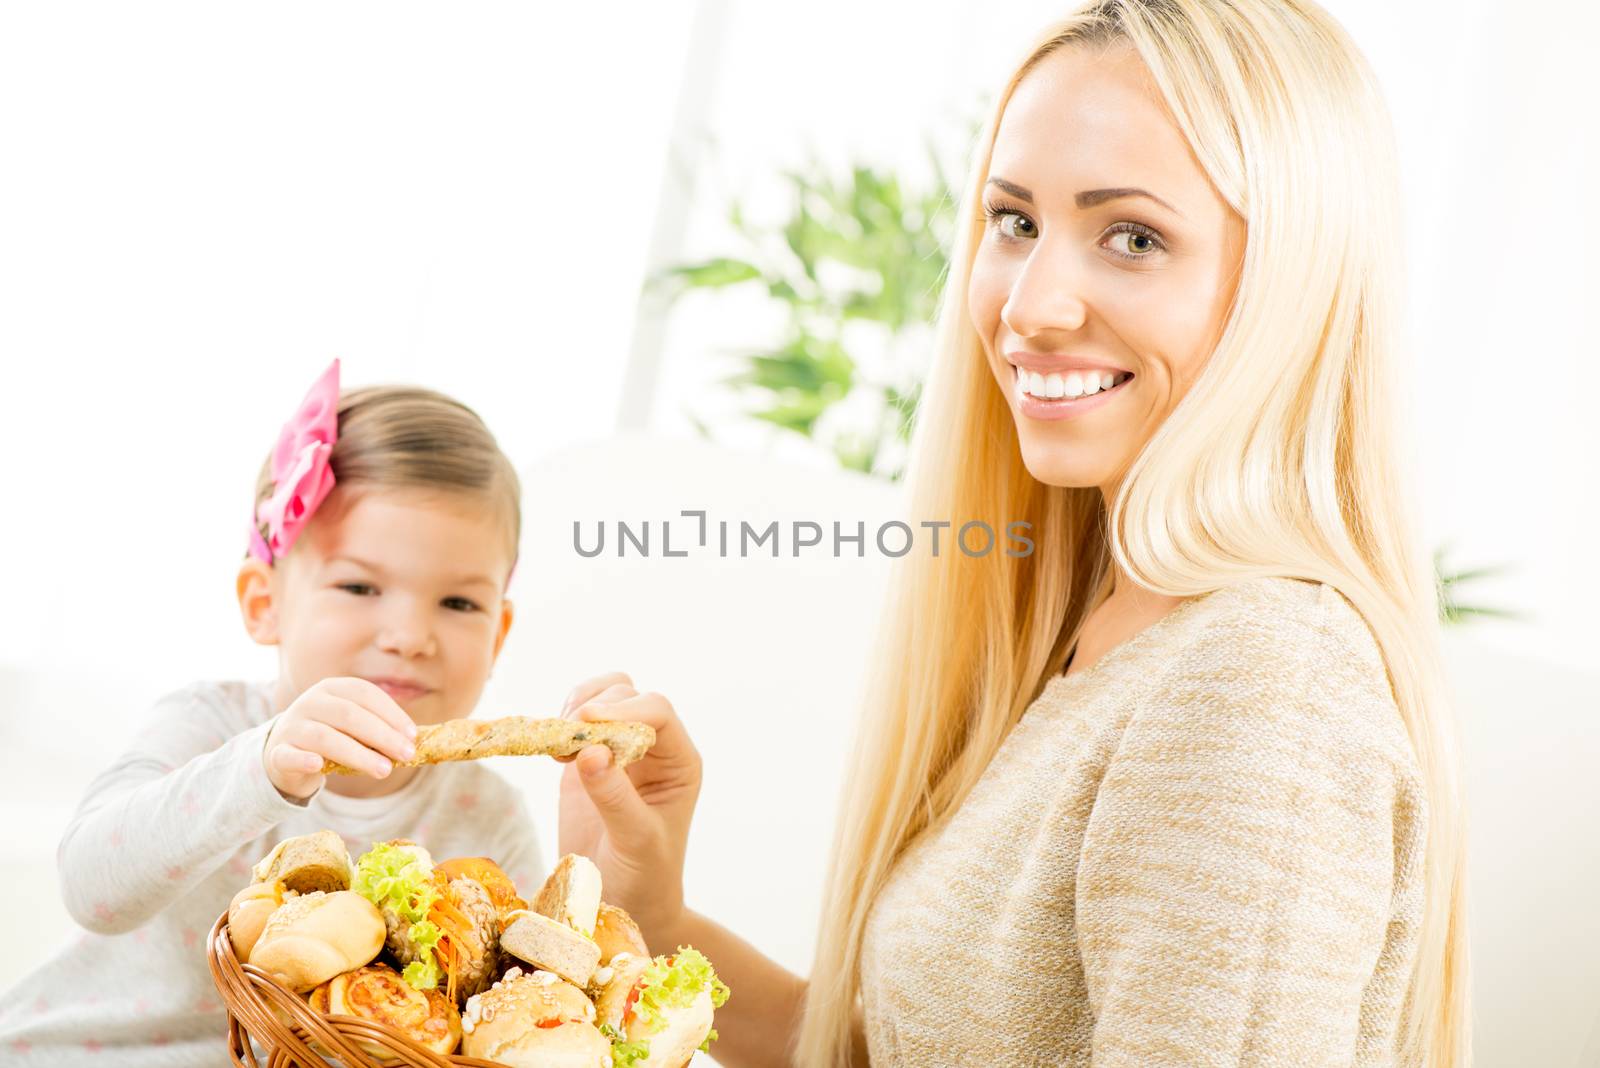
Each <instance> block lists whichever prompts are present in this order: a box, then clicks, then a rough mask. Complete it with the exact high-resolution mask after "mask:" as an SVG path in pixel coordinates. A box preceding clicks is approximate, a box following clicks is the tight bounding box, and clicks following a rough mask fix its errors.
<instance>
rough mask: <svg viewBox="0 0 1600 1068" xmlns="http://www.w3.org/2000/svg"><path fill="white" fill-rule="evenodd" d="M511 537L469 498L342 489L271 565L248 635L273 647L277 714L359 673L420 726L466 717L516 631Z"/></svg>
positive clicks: (488, 512)
mask: <svg viewBox="0 0 1600 1068" xmlns="http://www.w3.org/2000/svg"><path fill="white" fill-rule="evenodd" d="M506 541H507V539H506V536H505V527H504V524H503V523H502V521H501V520H500V519H499V518H498V517H497V516H495V515H493V514H490V510H489V509H486V508H484V507H482V505H481V504H480V503H479V502H477V501H476V500H475V499H473V498H469V497H465V496H461V497H457V496H454V495H448V494H438V493H424V492H418V491H400V492H396V491H391V490H373V489H365V490H361V491H357V492H354V493H351V494H348V495H347V494H345V493H344V492H343V490H342V488H335V490H334V491H333V492H332V493H331V494H329V495H328V498H327V500H326V501H324V502H323V505H322V507H321V508H319V509H318V511H317V514H316V516H315V518H313V519H312V521H311V522H310V523H308V524H306V526H305V529H304V530H302V531H301V533H300V537H299V539H298V540H297V541H296V542H295V544H294V548H293V549H292V550H291V551H290V553H289V554H288V555H287V556H286V557H284V558H283V559H282V560H280V561H279V562H278V564H277V566H276V567H273V568H270V569H267V570H268V571H269V572H270V575H269V576H268V578H267V581H268V583H269V584H270V601H269V604H267V605H266V606H264V608H263V611H264V613H265V614H264V615H263V616H262V618H261V620H260V622H262V623H264V624H265V625H266V629H265V630H264V631H262V632H257V631H256V630H255V629H254V628H253V627H252V633H253V634H254V636H255V637H256V639H257V640H258V641H265V643H266V644H276V645H277V646H278V649H279V681H278V699H279V707H280V708H281V707H284V706H285V705H287V703H288V702H290V701H292V700H294V698H295V697H298V696H299V695H300V694H301V693H303V692H304V691H305V690H306V689H307V688H308V687H310V686H311V685H313V684H314V683H316V682H319V681H321V680H322V679H325V678H330V677H334V676H356V677H359V678H364V679H367V680H369V681H371V682H374V683H376V684H378V685H379V686H381V687H383V688H384V689H385V690H386V691H388V693H389V695H390V696H391V697H393V698H394V699H395V700H396V701H398V702H399V704H400V706H401V707H402V708H404V709H405V710H406V711H407V712H408V713H409V714H410V715H411V718H412V719H413V720H414V721H416V722H417V723H442V722H444V721H445V720H451V719H460V718H462V717H464V716H467V715H469V714H470V713H471V712H472V710H473V708H474V707H476V705H477V703H478V697H479V695H480V694H481V693H482V692H483V686H484V683H485V682H486V681H487V680H488V678H489V669H490V668H491V667H492V666H493V665H494V661H495V658H496V657H497V656H498V655H499V653H500V646H501V644H502V643H503V642H504V641H505V636H506V632H507V630H509V629H510V626H511V602H510V601H508V600H506V599H505V597H504V596H503V591H504V590H505V588H506V581H507V579H508V578H509V576H510V570H511V565H512V558H511V554H510V551H509V548H508V546H507V545H506ZM261 566H262V567H264V566H265V565H261ZM246 567H247V569H248V567H249V564H247V565H246ZM243 581H244V579H243V577H242V575H241V583H242V582H243ZM246 622H247V625H248V624H249V623H250V612H249V610H248V608H247V610H246Z"/></svg>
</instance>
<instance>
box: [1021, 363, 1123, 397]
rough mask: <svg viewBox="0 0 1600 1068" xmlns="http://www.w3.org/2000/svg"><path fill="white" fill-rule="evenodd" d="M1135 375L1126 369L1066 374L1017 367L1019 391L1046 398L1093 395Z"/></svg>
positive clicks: (1070, 372)
mask: <svg viewBox="0 0 1600 1068" xmlns="http://www.w3.org/2000/svg"><path fill="white" fill-rule="evenodd" d="M1132 377H1133V376H1132V375H1131V374H1129V373H1128V372H1126V371H1123V372H1112V371H1068V372H1067V373H1066V374H1064V375H1060V374H1050V375H1043V374H1040V373H1039V372H1037V371H1024V370H1023V369H1022V368H1020V367H1019V368H1017V393H1018V394H1023V393H1026V394H1028V395H1030V396H1034V397H1043V398H1045V399H1046V400H1055V399H1057V398H1059V397H1091V396H1093V395H1094V394H1096V393H1099V392H1100V391H1101V390H1106V389H1110V388H1111V387H1113V386H1120V385H1121V384H1122V383H1124V382H1126V381H1127V380H1128V379H1129V378H1132Z"/></svg>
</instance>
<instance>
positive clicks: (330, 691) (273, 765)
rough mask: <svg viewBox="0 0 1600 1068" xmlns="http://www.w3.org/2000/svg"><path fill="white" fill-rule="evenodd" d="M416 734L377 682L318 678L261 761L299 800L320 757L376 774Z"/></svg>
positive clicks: (311, 789)
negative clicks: (319, 679)
mask: <svg viewBox="0 0 1600 1068" xmlns="http://www.w3.org/2000/svg"><path fill="white" fill-rule="evenodd" d="M416 737H417V725H416V724H415V723H413V722H411V717H410V716H409V715H407V714H406V710H405V709H403V708H401V707H400V705H399V704H398V703H396V701H395V699H394V698H392V697H390V696H389V695H388V694H387V693H385V692H384V691H383V689H382V687H379V686H377V685H375V684H373V683H370V682H368V681H367V680H366V679H351V678H336V679H323V680H322V681H321V682H319V683H317V684H316V685H314V686H312V687H311V688H309V689H308V690H306V692H305V693H303V694H301V695H300V696H299V697H297V698H295V700H294V703H293V704H291V705H290V706H289V707H288V708H287V709H285V710H284V712H283V714H282V715H280V716H279V717H278V720H277V722H276V723H274V724H273V725H272V730H271V731H270V732H269V733H268V734H267V744H266V748H265V749H264V750H263V752H262V757H261V760H262V763H263V764H265V765H266V769H267V778H268V779H270V780H271V782H272V785H274V786H276V787H277V788H278V791H279V792H280V793H282V794H284V795H285V796H288V797H294V798H301V799H304V798H307V797H310V796H311V795H312V794H314V793H316V792H317V791H318V790H320V789H321V788H322V782H323V779H324V776H323V774H322V765H323V762H324V761H326V760H335V761H338V762H339V763H340V764H343V765H345V766H346V767H351V768H355V769H356V770H358V771H364V772H366V773H367V774H369V775H371V776H373V777H374V778H377V779H381V778H383V777H384V776H386V775H388V774H389V772H390V771H391V770H392V769H393V765H392V764H391V763H390V760H410V759H411V758H412V757H413V756H415V755H416V749H415V746H414V744H413V743H414V742H415V740H416ZM606 752H608V753H609V752H610V750H609V749H608V750H606ZM386 754H387V755H386Z"/></svg>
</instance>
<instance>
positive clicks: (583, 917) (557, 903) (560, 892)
mask: <svg viewBox="0 0 1600 1068" xmlns="http://www.w3.org/2000/svg"><path fill="white" fill-rule="evenodd" d="M599 910H600V869H599V868H597V867H595V866H594V861H592V860H590V859H589V858H588V857H586V856H583V855H582V854H580V853H568V854H567V855H566V856H564V857H562V858H561V860H560V861H558V862H557V864H556V867H555V870H554V871H552V872H551V873H550V876H549V878H547V879H545V881H544V885H543V886H542V887H540V888H539V893H538V895H537V896H536V897H534V899H533V911H535V912H537V913H539V914H540V915H541V916H548V917H550V918H551V919H552V920H556V921H557V922H559V923H564V924H566V925H567V926H568V927H571V928H572V929H573V930H574V931H577V932H578V933H579V934H581V935H583V936H584V937H585V938H593V937H594V924H595V917H596V915H597V914H598V913H599Z"/></svg>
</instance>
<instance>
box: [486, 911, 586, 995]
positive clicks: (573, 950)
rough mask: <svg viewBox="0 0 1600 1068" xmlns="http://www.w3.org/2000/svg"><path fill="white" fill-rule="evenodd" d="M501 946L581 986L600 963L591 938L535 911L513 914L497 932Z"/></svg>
mask: <svg viewBox="0 0 1600 1068" xmlns="http://www.w3.org/2000/svg"><path fill="white" fill-rule="evenodd" d="M500 948H501V949H503V950H505V951H506V952H507V953H509V954H511V955H512V956H513V957H516V958H517V959H519V960H523V961H526V962H527V963H529V964H531V965H533V966H534V967H536V968H543V969H545V970H546V971H552V972H555V973H556V974H557V975H559V976H561V977H562V978H563V979H565V980H567V981H568V982H569V983H572V984H574V985H576V986H580V987H581V986H586V985H587V984H588V982H589V977H590V976H591V975H593V974H594V970H595V967H596V966H597V965H598V964H599V963H600V947H599V946H597V945H595V944H594V942H593V941H591V940H590V939H587V938H585V937H583V935H581V934H579V933H578V932H577V931H574V930H573V929H572V928H571V927H568V926H567V925H566V924H564V923H561V922H560V921H558V920H552V919H551V918H550V917H548V916H542V915H540V914H539V913H537V912H518V913H513V914H512V917H511V922H510V923H508V924H507V925H506V927H505V929H504V930H503V931H501V932H500Z"/></svg>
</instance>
